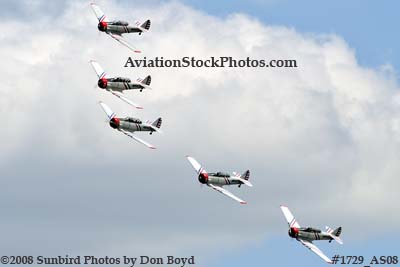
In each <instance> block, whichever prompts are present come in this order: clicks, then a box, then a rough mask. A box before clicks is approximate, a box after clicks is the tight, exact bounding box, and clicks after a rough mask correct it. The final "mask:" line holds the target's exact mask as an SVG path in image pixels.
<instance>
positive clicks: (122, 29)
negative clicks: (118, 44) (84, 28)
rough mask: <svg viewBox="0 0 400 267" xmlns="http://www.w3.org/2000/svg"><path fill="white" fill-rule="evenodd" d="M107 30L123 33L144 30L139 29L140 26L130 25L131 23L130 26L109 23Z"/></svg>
mask: <svg viewBox="0 0 400 267" xmlns="http://www.w3.org/2000/svg"><path fill="white" fill-rule="evenodd" d="M106 32H109V33H114V34H118V35H121V34H123V33H131V32H142V30H141V29H139V28H138V27H132V26H129V25H128V26H122V25H112V24H108V25H107V30H106Z"/></svg>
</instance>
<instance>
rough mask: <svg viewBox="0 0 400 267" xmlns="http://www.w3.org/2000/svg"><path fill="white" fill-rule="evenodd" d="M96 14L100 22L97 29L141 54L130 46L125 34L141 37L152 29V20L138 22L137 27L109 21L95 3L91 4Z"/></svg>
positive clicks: (119, 21)
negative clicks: (137, 34) (135, 34)
mask: <svg viewBox="0 0 400 267" xmlns="http://www.w3.org/2000/svg"><path fill="white" fill-rule="evenodd" d="M90 6H91V8H92V10H93V12H94V14H95V15H96V17H97V19H98V20H99V24H98V25H97V28H98V29H99V31H101V32H105V33H106V34H108V35H109V36H111V37H112V38H113V39H114V40H116V41H118V42H120V43H121V44H123V45H124V46H126V47H128V48H129V49H130V50H132V51H133V52H135V53H141V51H140V50H137V49H136V48H135V47H134V46H133V45H131V44H129V43H128V42H127V41H126V40H125V39H124V38H123V37H122V34H124V33H132V32H133V33H139V35H141V34H142V33H143V32H147V31H148V30H149V29H150V24H151V22H150V20H149V19H148V20H146V21H145V22H143V23H140V22H136V23H135V26H130V25H129V23H128V22H126V21H122V20H113V21H109V20H108V18H107V16H106V15H105V14H104V12H103V11H102V10H101V9H100V7H99V6H98V5H96V4H95V3H91V4H90Z"/></svg>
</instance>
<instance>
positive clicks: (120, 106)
mask: <svg viewBox="0 0 400 267" xmlns="http://www.w3.org/2000/svg"><path fill="white" fill-rule="evenodd" d="M47 2H48V1H41V0H37V1H1V4H2V8H1V9H0V10H1V11H0V14H1V15H2V18H3V19H2V31H1V33H0V40H1V42H0V56H1V59H2V64H1V67H0V68H1V71H2V86H1V87H0V95H1V97H0V104H1V105H0V110H1V111H2V114H3V127H2V130H1V131H0V137H1V139H0V140H1V141H0V142H1V148H2V149H1V153H0V159H1V161H0V164H1V170H2V175H1V178H2V179H0V183H1V184H0V188H1V189H0V203H1V204H0V207H1V211H2V214H3V216H2V220H1V222H0V224H1V225H0V226H1V227H0V234H1V236H2V238H1V241H0V249H1V251H2V254H4V255H11V254H13V255H34V256H36V255H47V256H57V255H65V254H69V255H88V254H89V255H98V256H105V255H108V256H122V255H132V256H138V255H150V256H166V255H176V256H181V257H184V256H191V255H194V256H195V257H196V262H197V266H205V267H210V266H211V267H213V266H222V267H223V266H230V267H232V266H243V265H247V264H249V263H251V265H252V266H265V265H266V264H267V263H271V265H277V264H279V266H293V264H298V263H300V264H301V265H303V266H305V265H306V264H307V265H308V266H323V264H324V263H323V262H322V261H321V260H320V259H319V258H317V257H316V256H315V255H312V254H311V253H309V252H308V251H307V250H306V249H305V248H303V247H301V245H299V244H297V243H296V242H292V241H290V240H289V237H288V236H287V226H286V222H285V220H284V218H283V216H282V214H281V212H280V210H279V205H280V204H286V205H288V206H290V207H291V209H292V211H293V212H294V213H295V215H296V217H297V219H298V220H299V221H300V224H302V225H304V226H314V227H320V228H322V227H324V226H325V225H329V226H331V227H336V226H342V227H343V236H342V237H343V240H344V242H345V244H344V245H343V246H339V245H338V244H334V243H331V244H328V243H324V242H322V243H319V246H320V248H321V249H322V250H323V251H324V252H325V253H326V254H327V255H329V256H332V255H334V254H341V255H349V256H350V255H363V256H365V257H367V258H368V257H371V256H373V255H394V254H395V253H398V251H395V249H394V248H395V247H396V246H397V244H396V243H395V239H397V238H398V237H399V234H398V233H396V232H395V231H393V229H395V227H396V226H398V225H399V223H400V216H399V211H400V210H399V208H398V205H397V199H398V190H397V188H398V187H399V185H400V183H399V182H398V175H399V174H400V167H399V164H398V162H399V159H400V152H399V151H400V150H399V149H400V119H399V118H400V96H399V92H398V88H399V85H398V69H399V68H400V59H399V52H398V51H397V48H398V47H399V38H398V36H397V35H396V34H394V32H396V30H397V27H396V25H397V24H396V23H393V21H395V18H396V15H397V14H396V12H395V10H398V8H399V4H398V3H397V2H396V3H395V1H387V2H386V3H385V5H379V3H375V2H373V1H362V4H361V1H356V0H354V1H351V3H349V1H335V2H334V3H330V4H328V5H325V4H324V5H322V4H320V3H319V1H313V0H310V1H303V2H302V4H301V5H300V4H299V3H294V1H277V0H269V1H259V0H253V1H220V2H218V3H215V1H192V0H188V1H156V0H153V1H98V2H97V3H98V4H99V5H101V7H102V8H103V9H104V10H105V11H106V13H107V14H108V16H109V18H111V19H113V18H118V19H124V20H128V21H132V22H133V21H135V20H137V19H138V20H145V19H147V18H150V19H151V20H152V26H151V30H150V32H149V33H148V34H144V35H142V36H140V37H138V36H129V37H127V38H128V39H129V40H130V41H131V42H133V43H135V45H136V46H137V47H139V48H140V49H141V50H143V54H142V55H136V54H135V55H132V53H130V51H129V50H128V49H126V48H125V47H123V46H121V45H120V44H118V43H117V42H115V41H113V40H112V39H111V38H109V37H107V36H104V34H100V33H99V32H98V31H97V27H96V26H97V21H96V18H95V17H94V15H93V13H92V11H91V10H90V8H89V3H88V2H86V1H68V2H67V1H65V2H63V1H54V2H52V3H51V4H50V5H49V4H48V3H47ZM129 56H133V57H135V58H139V59H140V58H142V57H144V56H146V57H148V58H151V57H155V56H164V57H168V58H181V57H182V56H196V57H198V58H207V57H209V56H232V57H236V58H245V57H247V56H249V57H252V58H256V59H276V58H277V59H296V60H297V62H298V65H299V67H298V68H297V69H228V68H226V69H191V68H188V69H174V68H170V69H157V68H152V69H138V68H124V67H123V66H124V64H125V62H126V60H127V58H128V57H129ZM91 59H95V60H97V61H98V62H100V63H101V64H102V65H103V67H104V68H106V69H107V71H108V72H109V73H110V74H114V75H118V76H124V77H130V78H132V79H136V78H138V77H145V76H146V75H148V74H150V75H152V78H153V80H152V87H153V88H154V90H152V91H146V92H142V93H137V92H128V93H127V95H129V97H130V98H132V99H134V100H135V101H136V102H137V103H140V104H143V106H144V107H145V109H144V110H142V111H138V110H134V109H132V108H131V107H129V106H127V105H126V104H124V103H123V102H121V101H119V100H118V99H115V98H114V97H112V96H110V95H108V94H107V93H105V92H101V91H100V90H99V89H98V88H96V87H95V85H96V82H97V79H96V76H95V74H94V72H93V70H92V69H91V67H90V65H89V63H88V61H89V60H91ZM99 100H102V101H104V102H106V103H107V104H109V106H110V107H112V108H113V109H114V111H115V112H116V113H117V114H118V115H121V116H126V115H130V116H135V117H139V118H142V119H151V120H153V119H155V118H157V117H159V116H161V117H162V118H163V125H162V129H163V131H164V134H163V135H157V134H154V135H152V136H148V135H141V136H142V137H143V138H144V139H146V140H148V141H150V142H151V143H153V144H155V145H157V147H158V149H157V150H156V151H152V150H149V149H147V148H146V147H144V146H141V145H139V144H137V143H135V142H134V141H132V140H130V139H128V138H127V137H125V136H123V135H121V134H119V133H117V132H115V131H114V130H112V129H111V128H110V127H109V126H108V125H107V123H106V117H105V116H104V114H103V112H102V111H101V109H100V108H99V106H98V105H97V102H98V101H99ZM188 154H189V155H192V156H194V157H195V158H197V159H198V160H199V161H200V162H201V163H202V164H203V165H204V167H205V168H206V169H207V170H208V171H217V170H221V171H239V172H242V171H244V170H246V169H250V170H251V178H250V179H251V181H252V183H253V184H254V187H253V188H246V187H242V188H240V189H238V188H232V189H231V191H232V192H233V193H235V194H236V195H238V196H239V197H241V198H243V199H245V200H247V201H248V205H246V206H242V205H238V204H237V203H235V202H234V201H232V200H230V199H228V198H224V197H223V196H221V195H220V194H217V193H215V192H212V191H211V190H209V189H208V188H206V187H201V186H199V184H198V182H197V180H196V176H195V173H194V172H193V170H192V169H191V167H190V165H189V163H188V162H187V161H186V159H185V155H188Z"/></svg>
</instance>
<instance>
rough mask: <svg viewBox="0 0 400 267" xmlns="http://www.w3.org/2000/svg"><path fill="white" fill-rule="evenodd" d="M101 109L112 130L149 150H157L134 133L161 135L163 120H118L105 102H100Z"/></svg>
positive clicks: (129, 118)
mask: <svg viewBox="0 0 400 267" xmlns="http://www.w3.org/2000/svg"><path fill="white" fill-rule="evenodd" d="M99 104H100V106H101V108H102V109H103V110H104V112H105V113H106V114H107V117H108V119H109V124H110V126H111V128H113V129H116V130H118V131H120V132H121V133H123V134H125V135H127V136H129V137H130V138H132V139H134V140H135V141H138V142H139V143H142V144H143V145H145V146H147V147H148V148H151V149H155V148H156V147H155V146H153V145H152V144H149V143H147V142H146V141H144V140H142V139H140V138H139V137H137V136H136V135H135V134H134V132H150V134H152V133H153V132H158V133H161V131H160V127H161V122H162V119H161V118H158V119H157V120H155V121H154V122H152V123H151V122H142V121H141V120H139V119H136V118H131V117H126V118H118V117H116V114H115V113H114V112H113V111H112V110H111V109H110V108H109V107H108V106H107V105H106V104H104V103H103V102H99Z"/></svg>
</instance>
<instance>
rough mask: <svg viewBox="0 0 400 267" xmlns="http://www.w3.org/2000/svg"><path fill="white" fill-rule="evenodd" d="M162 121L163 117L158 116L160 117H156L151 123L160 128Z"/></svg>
mask: <svg viewBox="0 0 400 267" xmlns="http://www.w3.org/2000/svg"><path fill="white" fill-rule="evenodd" d="M161 123H162V119H161V118H158V119H156V120H155V121H154V122H153V123H152V124H151V125H152V126H154V127H156V128H158V129H160V127H161Z"/></svg>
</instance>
